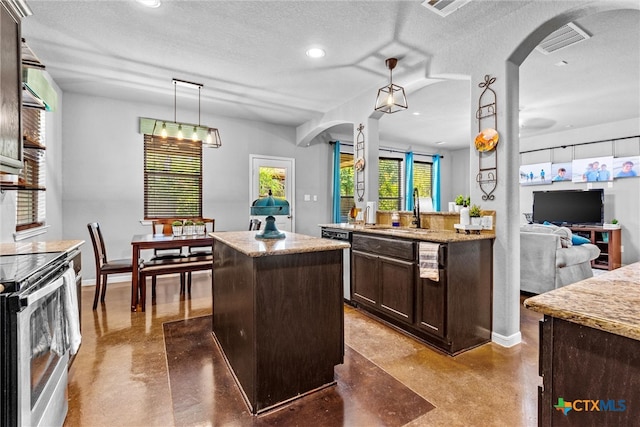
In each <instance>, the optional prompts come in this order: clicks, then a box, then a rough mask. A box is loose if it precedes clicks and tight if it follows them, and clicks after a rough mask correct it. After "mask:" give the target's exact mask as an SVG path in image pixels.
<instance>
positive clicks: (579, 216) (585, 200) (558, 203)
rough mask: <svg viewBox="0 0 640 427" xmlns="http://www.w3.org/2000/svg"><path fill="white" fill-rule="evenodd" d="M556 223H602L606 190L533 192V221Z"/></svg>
mask: <svg viewBox="0 0 640 427" xmlns="http://www.w3.org/2000/svg"><path fill="white" fill-rule="evenodd" d="M545 221H546V222H550V223H552V224H556V225H579V224H585V225H602V223H603V221H604V190H603V189H594V190H588V191H583V190H561V191H534V192H533V222H535V223H539V224H542V223H544V222H545Z"/></svg>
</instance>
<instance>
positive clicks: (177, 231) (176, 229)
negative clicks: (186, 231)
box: [171, 225, 182, 236]
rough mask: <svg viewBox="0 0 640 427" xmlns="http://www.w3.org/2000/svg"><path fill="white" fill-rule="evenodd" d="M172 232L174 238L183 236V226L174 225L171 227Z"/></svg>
mask: <svg viewBox="0 0 640 427" xmlns="http://www.w3.org/2000/svg"><path fill="white" fill-rule="evenodd" d="M171 230H172V231H173V235H174V236H182V226H181V225H174V226H172V227H171Z"/></svg>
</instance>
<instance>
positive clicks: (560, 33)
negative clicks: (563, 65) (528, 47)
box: [536, 22, 591, 55]
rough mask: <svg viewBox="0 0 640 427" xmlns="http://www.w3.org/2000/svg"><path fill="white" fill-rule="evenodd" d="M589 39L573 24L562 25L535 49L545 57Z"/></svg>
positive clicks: (588, 36)
mask: <svg viewBox="0 0 640 427" xmlns="http://www.w3.org/2000/svg"><path fill="white" fill-rule="evenodd" d="M589 38H591V36H590V35H589V34H587V33H586V32H585V31H584V30H583V29H582V28H580V27H578V26H577V25H576V24H574V23H573V22H569V23H568V24H567V25H563V26H562V27H560V28H559V29H558V30H556V31H554V32H553V33H551V34H549V35H548V36H547V38H545V39H544V40H542V42H541V43H540V44H539V45H538V46H536V49H537V50H538V51H540V52H542V53H544V54H545V55H549V54H550V53H553V52H555V51H557V50H560V49H564V48H565V47H569V46H571V45H574V44H576V43H580V42H581V41H584V40H587V39H589Z"/></svg>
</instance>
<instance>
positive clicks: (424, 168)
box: [413, 161, 432, 197]
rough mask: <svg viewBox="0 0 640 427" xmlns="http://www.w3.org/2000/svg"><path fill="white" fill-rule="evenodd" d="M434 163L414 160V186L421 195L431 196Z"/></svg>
mask: <svg viewBox="0 0 640 427" xmlns="http://www.w3.org/2000/svg"><path fill="white" fill-rule="evenodd" d="M431 171H432V164H431V163H427V162H416V161H414V162H413V186H414V188H417V189H418V193H419V194H420V197H431V185H432V176H431Z"/></svg>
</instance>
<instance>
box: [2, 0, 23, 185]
mask: <svg viewBox="0 0 640 427" xmlns="http://www.w3.org/2000/svg"><path fill="white" fill-rule="evenodd" d="M6 7H11V6H10V5H5V2H2V4H0V44H1V45H2V49H0V65H1V66H0V106H1V111H0V170H1V171H3V172H9V173H14V174H17V173H19V172H20V169H22V167H23V163H22V157H23V155H22V123H21V116H20V108H21V104H22V74H21V73H22V65H21V59H20V58H21V38H20V21H19V19H17V18H15V17H14V15H13V14H12V13H11V12H10V11H9V10H8V9H6Z"/></svg>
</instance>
